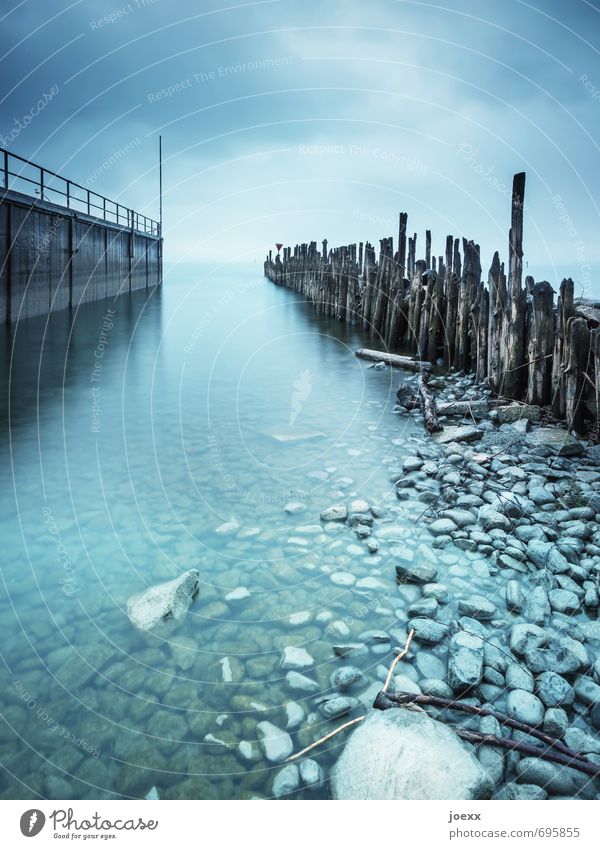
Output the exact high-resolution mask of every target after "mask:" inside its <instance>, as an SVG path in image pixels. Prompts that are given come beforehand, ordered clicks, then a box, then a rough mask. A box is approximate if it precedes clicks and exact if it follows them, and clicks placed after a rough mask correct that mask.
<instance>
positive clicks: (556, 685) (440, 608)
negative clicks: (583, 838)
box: [321, 374, 600, 799]
mask: <svg viewBox="0 0 600 849" xmlns="http://www.w3.org/2000/svg"><path fill="white" fill-rule="evenodd" d="M430 386H432V388H435V389H438V390H440V391H439V394H438V398H437V401H438V411H439V413H440V419H441V421H443V423H444V430H443V431H441V432H440V433H439V434H435V435H434V436H433V437H432V438H429V439H428V440H427V441H426V442H425V444H424V445H423V447H421V448H419V449H418V450H417V451H416V452H415V455H414V456H411V457H408V458H406V459H405V460H404V461H403V463H402V465H401V466H399V467H397V468H394V469H392V470H391V471H390V482H391V483H392V484H393V485H394V486H395V487H396V495H397V498H398V499H399V500H400V502H402V503H403V504H404V505H405V507H406V508H407V509H410V510H412V511H414V512H415V515H420V520H421V521H422V522H424V523H427V525H428V530H429V533H430V534H431V537H432V539H431V544H430V546H427V545H424V544H422V543H421V544H419V545H418V546H417V547H413V546H411V545H410V541H408V540H407V539H406V538H405V535H404V534H402V533H398V539H397V541H396V545H392V546H391V547H390V550H389V553H390V555H391V561H392V562H391V563H390V568H392V564H393V568H395V570H396V575H397V580H398V583H399V585H400V587H399V589H400V592H401V594H403V595H404V596H405V598H406V600H407V602H408V605H407V615H408V621H407V624H406V630H407V631H410V630H411V629H414V632H415V642H414V643H413V653H414V667H416V669H418V670H419V671H420V672H424V673H426V677H424V678H423V677H422V676H421V677H419V678H418V679H417V680H416V681H415V680H413V678H408V679H407V678H406V677H405V676H404V675H402V674H400V675H399V676H397V679H400V680H396V682H395V685H394V686H395V687H396V688H397V689H398V690H401V689H403V688H406V687H407V685H410V688H409V692H415V689H412V688H418V690H420V691H421V692H423V693H425V694H428V695H432V696H441V697H445V698H453V699H458V700H465V701H468V702H469V703H470V704H474V705H479V706H491V707H493V709H494V710H496V711H498V712H500V713H504V714H506V715H507V716H509V717H512V718H514V719H517V720H520V721H521V722H524V723H527V724H528V725H532V726H536V727H538V728H539V729H540V730H543V731H544V732H546V733H547V734H548V735H550V736H552V737H555V738H558V739H562V740H564V742H565V743H566V744H567V745H568V746H569V747H570V748H572V749H573V750H575V751H576V752H578V753H582V754H584V755H586V756H587V758H588V760H590V761H592V762H593V763H596V764H600V735H599V734H598V731H599V730H600V657H599V650H600V622H599V621H598V605H599V596H598V592H599V584H600V487H599V485H598V484H599V483H600V448H599V447H589V445H586V443H584V442H583V441H579V440H578V439H576V438H575V437H574V436H573V435H571V434H569V433H568V432H567V431H566V430H564V429H563V428H561V427H558V426H554V427H552V426H544V424H545V422H544V421H543V411H542V410H541V409H540V408H539V407H535V406H528V405H525V404H514V403H512V404H508V405H505V406H496V405H495V404H493V403H492V402H491V397H490V395H491V393H490V392H489V390H487V389H486V388H485V386H483V385H479V386H478V385H475V383H474V381H473V379H472V378H469V377H465V376H458V375H452V374H450V375H448V376H447V377H446V378H434V379H433V380H431V381H430ZM396 412H397V413H398V414H399V415H418V413H409V412H408V411H407V410H405V409H403V408H402V407H397V408H396ZM419 511H420V513H419ZM321 518H322V520H325V521H330V520H338V521H342V520H343V521H346V522H347V523H348V524H349V525H350V526H351V527H352V529H353V531H354V533H355V534H356V536H357V537H358V538H359V539H361V540H364V541H365V543H366V544H367V546H368V547H369V550H370V551H375V550H377V549H379V546H380V541H382V540H394V537H395V531H394V524H393V523H390V521H389V519H388V518H387V517H385V516H382V515H381V513H380V511H379V510H377V509H373V508H370V509H367V505H364V504H359V505H357V504H354V505H351V507H350V509H349V510H347V509H346V506H345V505H341V504H340V505H332V506H331V507H329V508H327V509H326V510H325V511H324V512H323V513H322V515H321ZM455 549H460V550H462V551H464V552H465V553H466V555H467V556H468V558H470V563H471V566H470V568H468V567H464V566H461V567H457V566H455V565H453V556H452V555H450V556H449V557H448V555H446V554H445V552H446V551H451V550H455ZM446 564H448V566H446ZM389 637H390V638H391V641H392V642H396V643H400V640H401V635H399V634H397V633H394V634H391V633H390V634H389ZM383 639H384V635H382V636H381V640H382V641H383ZM432 647H436V649H437V650H436V653H435V655H432V654H430V653H429V652H430V651H431V648H432ZM360 648H361V647H360V646H355V647H354V649H353V650H354V651H358V650H360ZM365 648H366V646H365ZM414 667H411V666H408V667H407V668H408V669H411V668H414ZM403 672H406V668H402V669H400V673H403ZM430 712H431V713H432V714H433V715H436V714H439V711H430ZM446 713H447V714H452V713H453V712H446ZM454 713H455V712H454ZM444 719H446V720H449V721H450V722H452V723H458V722H461V720H460V718H459V717H458V716H452V715H450V716H448V715H446V716H445V717H444ZM462 722H464V720H462ZM470 724H471V725H472V726H473V727H478V728H479V730H480V731H484V732H485V731H487V732H488V733H496V734H498V733H500V724H499V723H498V722H497V720H495V719H492V720H491V722H490V718H489V717H487V718H481V719H478V718H475V719H471V720H470ZM502 733H503V734H504V735H505V736H510V735H511V731H510V729H503V730H502ZM519 735H520V738H521V739H527V735H523V734H522V733H520V732H518V731H513V732H512V736H513V737H519ZM477 757H478V759H479V761H480V763H481V764H482V765H483V766H484V767H485V769H486V771H487V773H488V775H489V777H490V778H491V779H492V781H493V783H494V786H495V790H494V793H493V795H494V796H495V797H496V798H511V799H514V798H536V799H541V798H546V797H548V796H564V797H572V796H582V797H585V798H590V797H594V796H595V797H596V798H600V796H597V795H596V794H598V792H599V791H600V782H599V781H598V779H596V780H592V781H590V779H589V778H588V777H586V776H585V775H582V774H581V773H578V772H576V771H575V770H573V769H569V768H566V767H560V766H557V765H555V764H552V763H548V762H545V761H541V760H539V759H537V758H531V757H520V756H519V754H518V753H516V752H511V753H510V754H508V755H507V754H506V753H503V752H502V751H500V750H498V749H497V748H494V747H490V746H481V747H479V750H478V751H477ZM347 768H348V769H350V768H351V765H350V764H347ZM449 780H451V779H449Z"/></svg>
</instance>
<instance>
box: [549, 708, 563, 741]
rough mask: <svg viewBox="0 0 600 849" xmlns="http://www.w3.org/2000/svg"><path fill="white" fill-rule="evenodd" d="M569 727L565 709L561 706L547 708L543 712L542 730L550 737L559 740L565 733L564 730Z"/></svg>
mask: <svg viewBox="0 0 600 849" xmlns="http://www.w3.org/2000/svg"><path fill="white" fill-rule="evenodd" d="M568 727H569V718H568V717H567V714H566V711H564V710H563V709H562V708H548V710H547V711H546V713H545V714H544V725H543V730H544V731H545V733H546V734H549V735H550V736H551V737H556V738H557V740H560V739H561V738H562V737H564V735H565V731H566V730H567V728H568Z"/></svg>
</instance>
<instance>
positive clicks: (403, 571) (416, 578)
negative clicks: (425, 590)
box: [396, 563, 438, 584]
mask: <svg viewBox="0 0 600 849" xmlns="http://www.w3.org/2000/svg"><path fill="white" fill-rule="evenodd" d="M437 573H438V570H437V569H436V567H435V566H431V565H428V564H426V563H415V564H411V565H409V564H405V563H397V564H396V576H397V577H398V579H399V580H400V581H406V582H408V583H414V584H430V583H432V582H433V581H435V578H436V576H437Z"/></svg>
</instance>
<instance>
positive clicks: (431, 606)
mask: <svg viewBox="0 0 600 849" xmlns="http://www.w3.org/2000/svg"><path fill="white" fill-rule="evenodd" d="M437 610H438V603H437V601H436V600H435V599H434V598H422V599H420V600H419V601H414V602H413V603H412V604H411V605H410V606H409V608H408V615H409V616H426V617H427V618H429V619H435V617H436V615H437Z"/></svg>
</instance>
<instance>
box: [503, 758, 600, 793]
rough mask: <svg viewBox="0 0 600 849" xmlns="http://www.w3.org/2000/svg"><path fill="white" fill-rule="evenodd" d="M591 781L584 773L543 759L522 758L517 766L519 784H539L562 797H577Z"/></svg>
mask: <svg viewBox="0 0 600 849" xmlns="http://www.w3.org/2000/svg"><path fill="white" fill-rule="evenodd" d="M589 780H590V779H589V776H586V775H585V774H584V773H581V772H578V771H576V770H574V769H571V768H570V767H564V766H559V765H558V764H553V763H551V762H550V761H543V760H541V758H522V759H521V760H520V761H519V763H518V764H517V781H518V782H519V783H524V784H537V785H538V787H543V788H544V790H547V791H548V792H549V793H552V794H556V795H560V796H577V794H578V792H579V791H580V790H581V788H582V787H583V786H584V785H585V784H586V783H588V782H589Z"/></svg>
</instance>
